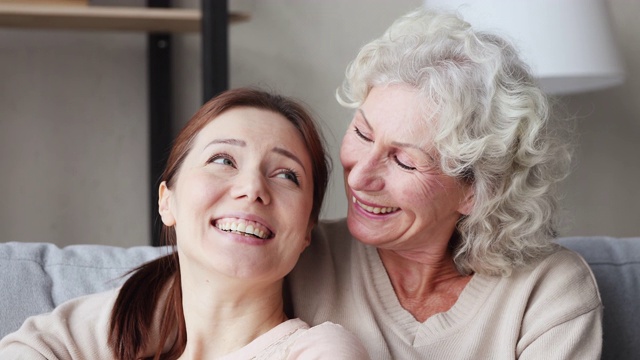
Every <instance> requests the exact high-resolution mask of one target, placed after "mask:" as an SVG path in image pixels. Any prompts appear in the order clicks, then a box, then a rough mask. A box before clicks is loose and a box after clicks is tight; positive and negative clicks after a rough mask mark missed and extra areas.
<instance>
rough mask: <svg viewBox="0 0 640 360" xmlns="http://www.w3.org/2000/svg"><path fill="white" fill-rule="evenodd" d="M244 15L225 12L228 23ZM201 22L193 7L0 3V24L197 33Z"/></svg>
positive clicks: (15, 26)
mask: <svg viewBox="0 0 640 360" xmlns="http://www.w3.org/2000/svg"><path fill="white" fill-rule="evenodd" d="M248 18H249V16H248V15H246V14H241V13H231V14H229V22H237V21H244V20H247V19H248ZM201 23H202V14H201V12H200V10H196V9H177V8H171V9H162V8H140V7H115V6H63V5H58V6H56V5H49V6H46V5H17V4H0V27H13V28H31V29H38V28H39V29H68V30H73V29H78V30H116V31H144V32H165V33H175V32H199V31H200V27H201Z"/></svg>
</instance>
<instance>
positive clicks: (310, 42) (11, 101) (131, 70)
mask: <svg viewBox="0 0 640 360" xmlns="http://www.w3.org/2000/svg"><path fill="white" fill-rule="evenodd" d="M605 2H606V5H607V7H608V10H609V15H610V21H611V25H612V28H613V34H614V37H615V41H616V42H617V43H618V45H619V50H620V55H621V58H622V60H623V62H624V64H625V69H626V80H625V82H624V84H622V85H620V86H617V87H613V88H608V89H604V90H598V91H591V92H587V93H580V94H573V95H565V96H561V97H559V98H558V106H560V107H561V108H562V113H564V114H565V115H568V116H570V117H572V118H575V119H576V124H575V132H576V134H575V135H576V142H577V148H576V156H575V160H574V170H573V172H572V174H571V175H570V177H569V178H568V179H567V180H566V181H565V182H564V183H563V185H562V187H561V189H560V190H561V192H562V193H563V194H564V199H563V203H562V207H563V219H564V220H563V226H562V229H561V233H560V235H562V236H571V235H609V236H621V237H624V236H638V235H640V189H639V185H638V183H639V181H638V179H639V178H640V160H639V159H638V158H639V157H640V143H639V141H638V139H640V21H638V20H640V1H635V0H606V1H605ZM90 4H91V5H92V6H98V5H109V6H112V5H113V6H117V5H126V6H144V5H145V2H144V1H109V0H103V1H94V0H91V1H90ZM229 4H230V5H229V7H230V10H232V11H241V12H243V13H247V14H249V19H248V20H246V21H242V22H237V23H232V24H230V25H229V85H230V86H231V87H239V86H259V87H263V88H266V89H269V90H273V91H275V92H279V93H282V94H284V95H288V96H293V97H295V98H297V99H299V100H302V101H303V102H305V103H306V104H307V105H308V106H309V107H310V108H311V109H312V111H313V112H314V114H315V115H316V116H317V118H318V119H319V120H320V121H321V123H322V126H323V131H324V132H325V136H326V139H327V142H328V144H329V146H330V148H331V154H332V156H333V159H334V160H333V161H334V171H333V177H332V183H331V185H330V189H329V191H328V195H327V196H328V198H327V200H326V205H325V208H324V210H323V213H322V217H323V218H326V219H331V218H339V217H342V216H344V215H345V212H346V200H345V198H344V195H343V182H342V171H341V170H342V169H341V167H340V163H339V160H338V150H339V145H340V141H341V139H342V135H343V133H344V131H345V129H346V127H347V125H348V123H349V121H350V117H351V110H348V109H343V108H341V107H340V106H339V104H338V103H337V102H336V101H335V90H336V88H337V87H338V86H339V85H340V83H341V81H342V78H343V74H344V70H345V68H346V66H347V64H348V63H349V61H350V60H351V59H352V58H353V57H355V55H356V53H357V51H358V50H359V48H360V47H361V46H362V45H363V44H365V43H366V42H368V41H369V40H372V39H373V38H375V37H377V36H379V35H380V34H381V33H382V32H383V31H384V30H385V29H386V28H387V27H388V26H389V25H390V24H391V22H392V21H393V20H394V19H396V18H397V17H399V16H400V15H402V14H404V13H406V12H408V11H410V10H412V9H414V8H416V7H419V6H422V1H421V0H420V1H419V0H393V1H392V0H348V1H339V0H326V1H317V0H253V1H251V0H238V1H234V0H231V1H230V3H229ZM173 6H175V7H183V8H195V9H197V8H199V6H200V3H199V2H198V1H195V0H193V1H187V0H184V1H176V0H174V1H173ZM567 21H568V22H570V21H572V19H570V18H568V19H567ZM540 26H544V21H543V20H541V22H540ZM146 41H147V35H146V34H145V33H143V32H131V31H94V30H91V31H82V30H51V29H24V28H22V29H18V28H0V173H1V175H0V229H1V231H2V233H3V237H2V239H1V241H25V242H26V241H29V242H53V243H56V244H58V245H61V246H62V245H67V244H74V243H96V244H111V245H120V246H134V245H146V244H149V243H150V238H151V231H150V229H151V224H150V222H151V220H150V216H149V213H150V211H151V204H150V202H151V201H150V200H149V193H150V191H151V184H152V182H151V180H150V179H149V165H148V146H149V135H148V132H149V128H148V110H147V107H148V103H147V98H148V90H147V68H146V67H147V62H146V56H147V53H146ZM172 61H173V65H172V67H173V72H172V89H173V96H174V100H173V109H172V111H171V114H170V115H171V119H172V124H171V126H172V129H173V131H174V133H175V132H177V131H178V130H179V129H180V128H181V126H182V125H183V124H184V123H185V122H186V121H187V120H188V119H189V118H190V117H191V115H192V114H193V113H194V112H195V111H196V110H197V108H198V107H199V106H200V105H201V104H202V79H201V78H202V70H201V40H200V35H199V34H198V33H189V34H175V35H173V49H172Z"/></svg>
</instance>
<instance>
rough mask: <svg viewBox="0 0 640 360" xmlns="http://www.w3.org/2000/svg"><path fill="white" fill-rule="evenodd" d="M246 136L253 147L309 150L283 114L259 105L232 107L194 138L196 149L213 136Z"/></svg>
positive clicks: (215, 137)
mask: <svg viewBox="0 0 640 360" xmlns="http://www.w3.org/2000/svg"><path fill="white" fill-rule="evenodd" d="M228 138H233V139H238V140H244V141H246V142H247V144H248V145H250V146H251V147H253V148H256V147H263V148H268V149H271V148H273V147H274V146H278V147H280V148H285V149H288V150H290V151H292V152H296V153H305V154H307V153H308V151H307V147H306V145H305V143H304V141H303V139H302V136H301V135H300V132H299V131H298V129H296V128H295V126H294V125H293V124H292V123H291V122H290V121H289V120H288V119H286V118H285V117H284V116H282V115H281V114H278V113H275V112H272V111H269V110H264V109H257V108H250V107H238V108H233V109H229V110H227V111H225V112H223V113H222V114H220V115H218V116H217V117H216V118H214V119H213V120H211V121H210V122H209V123H208V124H207V125H205V126H204V127H203V128H202V130H200V132H199V133H198V134H197V135H196V137H195V139H194V145H193V150H196V149H202V148H203V147H206V146H207V145H208V144H209V143H210V142H211V141H212V140H214V139H228Z"/></svg>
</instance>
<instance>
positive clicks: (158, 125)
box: [147, 0, 229, 246]
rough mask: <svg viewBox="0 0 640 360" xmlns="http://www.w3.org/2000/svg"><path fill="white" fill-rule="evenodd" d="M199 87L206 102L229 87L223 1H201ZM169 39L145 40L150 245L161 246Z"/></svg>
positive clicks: (151, 2)
mask: <svg viewBox="0 0 640 360" xmlns="http://www.w3.org/2000/svg"><path fill="white" fill-rule="evenodd" d="M147 6H148V7H171V0H147ZM201 11H202V23H201V37H202V89H203V101H204V102H206V101H208V100H209V99H211V98H212V97H214V96H215V95H217V94H219V93H220V92H222V91H224V90H226V89H228V87H229V50H228V43H229V35H228V28H229V15H228V13H229V11H228V4H227V1H226V0H201ZM171 49H172V41H171V34H169V33H150V34H149V35H148V40H147V66H148V67H147V69H148V70H147V76H148V78H147V83H148V88H149V90H148V93H149V101H148V105H149V163H150V172H149V176H150V183H151V189H150V190H151V191H150V198H151V214H150V215H151V245H153V246H159V245H162V243H161V239H160V229H161V226H162V224H161V222H160V220H159V216H158V185H159V179H160V175H161V174H162V170H163V169H164V166H165V163H166V161H167V156H168V152H169V149H170V146H171V141H172V140H173V132H172V129H171V114H172V111H173V101H172V99H173V97H172V86H173V82H172V71H171V67H172V62H171V52H172V51H171Z"/></svg>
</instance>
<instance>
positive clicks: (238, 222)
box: [213, 218, 273, 240]
mask: <svg viewBox="0 0 640 360" xmlns="http://www.w3.org/2000/svg"><path fill="white" fill-rule="evenodd" d="M213 225H214V226H215V227H216V228H218V229H220V230H222V231H226V232H230V233H235V234H241V235H244V236H252V237H255V238H258V239H262V240H265V239H268V238H270V237H272V236H273V233H272V232H271V231H270V230H269V229H268V228H267V227H266V226H264V225H262V224H260V223H257V222H255V221H248V220H244V219H236V218H223V219H218V220H215V222H214V224H213Z"/></svg>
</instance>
